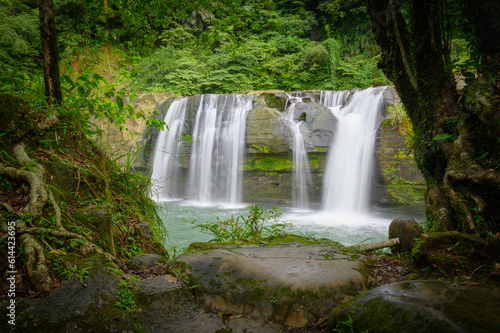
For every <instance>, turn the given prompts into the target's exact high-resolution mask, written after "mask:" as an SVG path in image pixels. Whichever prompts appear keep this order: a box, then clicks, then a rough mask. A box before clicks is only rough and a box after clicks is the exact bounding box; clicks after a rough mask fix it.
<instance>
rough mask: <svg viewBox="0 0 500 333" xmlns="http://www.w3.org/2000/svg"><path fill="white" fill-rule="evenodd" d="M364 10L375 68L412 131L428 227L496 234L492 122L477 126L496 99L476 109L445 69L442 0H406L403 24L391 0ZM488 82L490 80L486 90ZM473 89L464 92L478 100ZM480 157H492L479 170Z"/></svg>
mask: <svg viewBox="0 0 500 333" xmlns="http://www.w3.org/2000/svg"><path fill="white" fill-rule="evenodd" d="M366 4H367V9H368V13H369V15H370V20H371V25H372V30H373V32H374V34H375V37H376V40H377V43H378V45H379V46H380V47H381V49H382V58H381V61H380V63H379V66H380V67H381V68H382V69H383V71H384V73H385V74H386V75H387V77H388V78H389V79H390V80H391V81H392V82H393V83H394V85H395V88H396V90H397V91H398V93H399V95H400V97H401V99H402V101H403V103H404V105H405V107H406V110H407V113H408V116H409V117H410V119H411V121H412V124H413V126H414V131H415V138H414V151H415V158H416V162H417V165H418V167H419V168H420V170H421V171H422V173H423V175H424V177H425V180H426V182H427V194H426V204H427V209H426V214H427V218H428V221H429V225H430V226H431V227H433V228H434V229H437V230H464V231H467V232H471V233H486V232H487V231H499V230H500V219H499V215H500V214H499V213H500V211H499V207H498V206H499V205H498V203H499V202H500V187H499V186H498V185H499V184H500V172H499V169H500V162H498V161H499V156H500V152H499V149H498V146H499V145H498V138H497V137H496V136H495V132H496V130H497V127H498V121H497V122H496V123H495V122H489V121H481V119H483V118H484V119H491V118H492V117H493V118H494V119H496V118H498V117H496V118H495V114H496V115H497V116H498V111H495V107H491V105H493V104H494V103H493V99H495V98H496V97H495V93H490V94H489V95H488V96H489V97H487V98H489V100H488V99H487V100H486V102H485V103H483V104H484V105H486V106H484V107H482V108H477V107H476V106H473V104H474V103H473V102H471V101H473V100H474V98H476V97H477V96H472V98H467V97H465V96H462V95H460V94H459V93H458V92H457V90H456V84H455V82H454V80H453V76H452V74H451V73H450V71H449V69H447V68H446V65H445V57H446V52H447V51H446V50H445V49H444V47H443V45H444V42H443V40H442V36H443V35H444V34H443V32H442V31H441V29H442V27H443V25H442V22H441V19H442V17H443V16H442V15H443V13H442V12H441V9H442V6H441V3H440V0H427V1H421V0H415V1H411V5H410V7H409V8H408V9H409V10H408V17H409V20H408V22H407V21H406V20H405V18H404V17H403V15H402V12H401V9H400V7H399V3H398V1H397V0H366ZM496 75H497V76H498V72H496ZM491 82H493V83H494V82H495V80H494V79H490V81H488V82H486V84H490V83H491ZM478 87H483V85H479V86H478ZM473 88H474V86H472V87H470V88H469V89H470V90H472V92H470V93H472V94H474V95H477V89H476V90H473ZM480 90H481V89H480ZM483 90H484V89H483ZM493 91H494V90H493ZM470 93H469V94H470ZM480 93H481V94H483V95H484V91H481V92H480ZM476 104H477V103H476ZM496 120H498V119H496ZM476 132H479V133H481V135H477V134H476ZM481 156H483V157H484V156H488V157H491V158H490V160H489V161H487V162H488V163H482V164H481V163H478V160H479V159H480V158H481ZM495 163H496V166H495V165H494V164H495Z"/></svg>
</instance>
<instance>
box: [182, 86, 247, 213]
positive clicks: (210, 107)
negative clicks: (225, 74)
mask: <svg viewBox="0 0 500 333" xmlns="http://www.w3.org/2000/svg"><path fill="white" fill-rule="evenodd" d="M252 100H253V99H252V96H249V95H212V94H211V95H203V96H202V100H201V102H200V106H199V108H198V111H197V113H196V120H195V125H194V130H193V147H192V151H191V158H190V165H189V189H188V198H189V199H191V200H195V201H198V202H201V203H210V202H215V201H217V202H225V203H230V204H235V203H239V202H240V200H241V171H240V165H241V163H242V160H243V153H244V148H245V125H246V116H247V113H248V111H249V110H250V109H251V108H252Z"/></svg>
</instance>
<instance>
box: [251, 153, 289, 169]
mask: <svg viewBox="0 0 500 333" xmlns="http://www.w3.org/2000/svg"><path fill="white" fill-rule="evenodd" d="M292 168H293V161H292V160H291V156H288V155H263V156H261V155H259V156H250V157H248V160H247V163H245V164H243V170H263V171H267V170H271V171H291V170H292Z"/></svg>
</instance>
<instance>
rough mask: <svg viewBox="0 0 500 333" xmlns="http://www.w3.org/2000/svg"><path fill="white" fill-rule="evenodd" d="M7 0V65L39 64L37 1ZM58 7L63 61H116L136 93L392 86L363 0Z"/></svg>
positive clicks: (2, 56)
mask: <svg viewBox="0 0 500 333" xmlns="http://www.w3.org/2000/svg"><path fill="white" fill-rule="evenodd" d="M0 2H1V4H2V6H1V9H0V19H1V22H2V23H1V24H2V29H1V30H0V31H1V32H0V66H3V67H6V68H16V69H24V70H28V71H31V70H33V69H34V70H41V67H42V62H41V54H40V45H41V42H40V37H39V31H38V7H37V1H14V0H1V1H0ZM54 6H55V21H56V30H57V35H58V42H59V50H60V54H61V56H60V58H61V59H60V60H61V64H62V67H65V68H70V67H71V68H72V69H73V70H76V71H82V72H84V71H88V70H96V64H98V63H105V62H106V61H108V62H109V61H111V65H110V68H109V70H110V71H111V70H112V71H113V76H114V78H115V81H118V82H122V83H125V82H126V84H127V86H128V88H129V89H133V90H139V91H169V92H174V93H177V94H180V95H193V94H196V93H233V92H243V91H246V90H259V89H283V90H287V91H290V90H305V89H336V90H342V89H352V88H366V87H369V86H372V85H386V84H389V83H390V82H389V81H388V80H387V79H386V78H385V76H384V75H383V74H382V72H381V71H380V70H379V69H378V68H377V65H376V64H377V61H378V59H379V48H378V47H377V46H376V44H375V43H374V40H373V38H372V33H371V31H370V27H369V20H368V16H367V12H366V7H365V6H364V3H363V1H352V0H349V1H345V0H343V1H338V0H337V1H287V0H283V1H277V2H276V1H255V0H250V1H240V0H222V1H218V2H211V1H194V2H189V1H174V0H163V1H141V2H137V1H124V0H107V1H103V0H92V1H72V0H55V1H54ZM12 45H14V47H12ZM103 47H106V52H107V54H106V55H102V54H101V52H100V50H102V48H103ZM108 48H109V49H108ZM108 51H110V52H108ZM105 57H107V58H108V59H103V58H105ZM110 57H111V58H110ZM76 63H77V64H78V66H76V65H75V64H76ZM104 67H105V66H103V69H102V71H103V72H104V70H105V69H107V68H104ZM63 70H64V69H63ZM98 71H99V70H98ZM101 74H102V73H101Z"/></svg>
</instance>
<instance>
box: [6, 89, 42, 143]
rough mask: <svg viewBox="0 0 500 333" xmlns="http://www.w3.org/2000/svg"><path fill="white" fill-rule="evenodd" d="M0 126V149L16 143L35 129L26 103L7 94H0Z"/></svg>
mask: <svg viewBox="0 0 500 333" xmlns="http://www.w3.org/2000/svg"><path fill="white" fill-rule="evenodd" d="M0 124H2V132H1V133H0V134H1V136H0V138H1V139H0V149H3V148H6V147H9V146H10V145H12V144H14V143H16V142H18V141H19V140H20V139H21V138H22V137H23V136H25V135H26V134H27V133H29V132H30V131H31V130H32V129H34V128H35V123H34V120H33V117H32V116H31V110H30V107H29V105H28V103H26V102H25V101H23V100H21V99H20V98H18V97H15V96H12V95H8V94H0Z"/></svg>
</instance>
